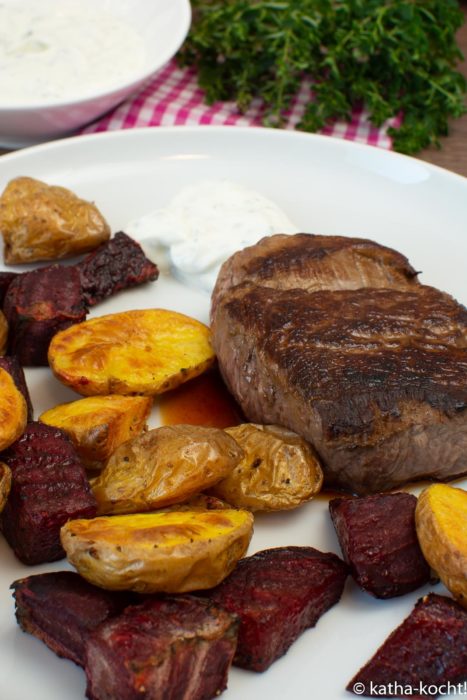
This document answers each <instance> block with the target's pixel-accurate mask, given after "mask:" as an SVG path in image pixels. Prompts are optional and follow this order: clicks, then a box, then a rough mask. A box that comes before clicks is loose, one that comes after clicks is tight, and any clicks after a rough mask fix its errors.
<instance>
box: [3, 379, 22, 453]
mask: <svg viewBox="0 0 467 700" xmlns="http://www.w3.org/2000/svg"><path fill="white" fill-rule="evenodd" d="M27 417H28V407H27V405H26V401H25V398H24V396H23V394H22V393H21V392H20V390H19V389H18V388H17V387H16V384H15V382H14V381H13V379H12V377H11V375H10V374H9V373H8V372H7V371H6V370H4V369H3V368H2V367H0V450H5V449H6V448H7V447H9V446H10V445H11V444H12V443H13V442H15V440H17V439H18V438H19V437H20V435H22V433H23V431H24V429H25V427H26V422H27Z"/></svg>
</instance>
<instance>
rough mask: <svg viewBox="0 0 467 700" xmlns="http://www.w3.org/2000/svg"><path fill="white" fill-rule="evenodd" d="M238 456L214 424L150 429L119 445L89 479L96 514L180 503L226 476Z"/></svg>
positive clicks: (234, 446)
mask: <svg viewBox="0 0 467 700" xmlns="http://www.w3.org/2000/svg"><path fill="white" fill-rule="evenodd" d="M242 456H243V451H242V449H241V447H239V446H238V445H237V443H236V442H235V440H234V439H233V438H231V437H230V436H229V435H227V434H226V433H225V432H224V431H222V430H219V429H218V428H205V427H203V426H199V425H173V426H164V427H162V428H155V429H154V430H150V431H149V432H147V433H145V434H144V435H140V436H139V437H137V438H135V439H134V440H131V441H129V442H126V443H125V444H123V445H121V446H120V447H119V448H118V449H117V450H116V451H115V452H114V454H113V455H112V456H111V458H110V459H109V461H108V462H107V464H106V466H105V468H104V470H103V471H102V472H101V474H99V476H98V477H97V478H96V479H95V480H94V481H93V485H92V488H93V491H94V495H95V497H96V500H97V503H98V511H99V513H138V512H141V511H147V510H155V509H156V508H162V507H164V506H168V505H172V504H174V503H182V502H183V501H186V500H187V499H188V498H190V497H191V496H193V495H195V494H197V493H198V492H200V491H204V490H205V489H207V488H209V487H210V486H212V485H213V484H214V483H215V482H216V481H219V479H222V478H223V477H225V476H226V474H228V473H229V472H231V471H232V469H233V468H234V467H235V465H236V464H238V462H239V460H240V459H241V458H242Z"/></svg>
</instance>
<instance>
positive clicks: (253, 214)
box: [124, 180, 299, 292]
mask: <svg viewBox="0 0 467 700" xmlns="http://www.w3.org/2000/svg"><path fill="white" fill-rule="evenodd" d="M124 230H125V231H126V233H128V234H129V235H130V236H132V237H133V238H135V239H136V240H137V241H139V242H140V243H141V244H142V245H143V247H144V249H145V250H146V253H147V255H148V256H149V257H151V256H152V257H153V259H154V260H155V262H157V264H158V265H159V266H160V267H162V269H164V267H165V266H166V265H169V266H170V267H171V269H172V271H173V272H174V274H175V275H176V276H177V277H178V278H179V279H181V280H182V281H183V282H186V283H187V284H190V285H193V286H195V287H200V288H201V289H204V290H206V291H208V292H211V291H212V288H213V287H214V284H215V281H216V278H217V274H218V272H219V269H220V267H221V265H222V263H223V262H224V261H225V260H227V258H228V257H230V256H231V255H232V254H233V253H235V252H236V251H237V250H241V249H242V248H244V247H245V246H249V245H253V244H254V243H257V242H258V241H259V240H260V239H261V238H263V236H270V235H271V234H273V233H297V232H298V231H299V229H298V228H297V227H296V226H295V224H293V223H292V222H291V221H290V219H289V218H288V217H287V215H286V214H285V213H284V212H283V211H281V210H280V209H279V207H277V206H276V205H275V204H274V203H273V202H271V201H270V200H269V199H267V198H266V197H264V196H263V195H261V194H259V193H258V192H255V191H253V190H250V189H248V188H246V187H243V186H242V185H239V184H237V183H234V182H229V181H228V180H223V181H220V182H210V181H205V182H200V183H197V184H195V185H191V186H189V187H186V188H185V189H183V190H181V191H180V192H179V193H178V194H177V195H176V196H175V197H174V198H173V199H172V200H171V201H170V202H169V204H168V206H167V207H165V208H164V209H158V210H156V211H154V212H152V213H150V214H147V215H146V216H143V217H142V218H140V219H136V220H134V221H131V222H130V223H129V224H128V225H127V227H126V228H125V229H124ZM161 256H163V258H165V260H162V261H161Z"/></svg>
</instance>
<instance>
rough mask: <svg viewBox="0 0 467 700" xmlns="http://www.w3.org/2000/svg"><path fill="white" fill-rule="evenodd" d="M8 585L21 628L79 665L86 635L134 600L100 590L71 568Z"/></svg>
mask: <svg viewBox="0 0 467 700" xmlns="http://www.w3.org/2000/svg"><path fill="white" fill-rule="evenodd" d="M11 588H12V589H13V591H14V593H13V597H14V599H15V603H16V619H17V621H18V624H19V625H20V627H21V629H22V630H23V631H24V632H29V634H33V635H34V636H35V637H38V638H39V639H41V640H42V641H43V642H44V643H45V644H47V646H48V647H50V649H52V651H54V652H55V653H56V654H57V655H58V656H62V657H64V658H65V659H71V661H74V662H75V663H76V664H78V665H79V666H84V644H85V641H86V639H87V638H88V636H89V634H90V633H91V632H92V631H93V630H95V629H96V627H97V626H98V625H100V624H101V622H104V621H105V620H107V619H109V618H110V617H114V616H115V615H118V613H120V612H121V611H122V610H123V609H124V608H125V607H126V606H127V605H129V604H130V603H132V602H134V596H132V595H131V594H129V593H128V594H127V593H116V592H115V591H104V590H103V589H102V588H97V587H96V586H93V585H92V584H90V583H88V582H87V581H85V580H84V579H83V578H81V576H79V575H78V574H75V573H74V572H72V571H54V572H53V573H48V574H37V575H35V576H28V577H27V578H23V579H19V580H18V581H14V583H12V585H11Z"/></svg>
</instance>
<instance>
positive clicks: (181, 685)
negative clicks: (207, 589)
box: [85, 596, 238, 700]
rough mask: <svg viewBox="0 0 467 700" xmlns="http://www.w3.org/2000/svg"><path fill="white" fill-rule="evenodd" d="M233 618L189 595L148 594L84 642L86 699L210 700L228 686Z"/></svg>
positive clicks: (235, 628) (234, 639) (234, 636)
mask: <svg viewBox="0 0 467 700" xmlns="http://www.w3.org/2000/svg"><path fill="white" fill-rule="evenodd" d="M237 628H238V620H237V619H236V618H235V617H234V616H232V615H229V613H227V612H225V610H222V609H220V608H218V607H217V606H215V605H213V604H212V603H210V602H209V601H207V600H203V599H201V598H196V597H194V596H178V597H167V598H161V599H156V598H151V599H149V600H148V601H147V602H145V603H143V604H142V605H137V606H130V607H129V608H126V610H125V611H124V612H123V613H122V614H121V615H119V616H118V617H115V618H113V619H111V620H108V621H107V622H104V623H103V624H102V625H100V626H99V627H98V628H97V629H96V630H95V632H93V633H92V634H91V635H90V637H89V639H88V641H87V644H86V652H85V670H86V676H87V679H88V686H87V697H88V698H90V699H91V700H110V699H111V700H137V699H138V700H140V699H141V698H144V700H159V699H160V698H164V700H182V699H183V700H210V698H213V697H215V696H216V695H219V693H221V692H222V691H223V690H224V689H225V688H226V687H227V674H228V671H229V668H230V665H231V663H232V658H233V655H234V651H235V643H236V639H237Z"/></svg>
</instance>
